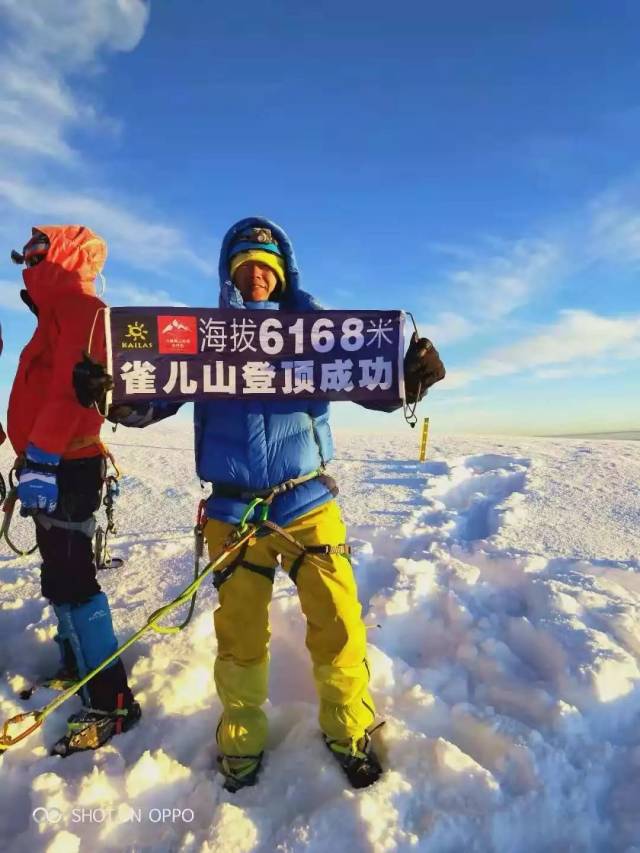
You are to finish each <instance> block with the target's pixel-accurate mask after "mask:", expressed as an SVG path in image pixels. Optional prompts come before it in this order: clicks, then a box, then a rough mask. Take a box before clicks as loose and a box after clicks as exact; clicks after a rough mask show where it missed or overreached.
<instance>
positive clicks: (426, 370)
mask: <svg viewBox="0 0 640 853" xmlns="http://www.w3.org/2000/svg"><path fill="white" fill-rule="evenodd" d="M445 374H446V371H445V369H444V364H443V363H442V361H441V360H440V356H439V355H438V350H437V349H436V348H435V347H434V345H433V344H432V343H431V341H430V340H429V339H428V338H419V337H418V335H417V333H416V332H414V333H413V335H412V336H411V342H410V343H409V349H408V350H407V354H406V355H405V357H404V388H405V395H406V400H407V403H417V402H418V401H419V400H422V398H423V397H424V395H425V394H426V393H427V389H428V388H430V387H431V386H432V385H435V383H436V382H440V380H441V379H444V377H445Z"/></svg>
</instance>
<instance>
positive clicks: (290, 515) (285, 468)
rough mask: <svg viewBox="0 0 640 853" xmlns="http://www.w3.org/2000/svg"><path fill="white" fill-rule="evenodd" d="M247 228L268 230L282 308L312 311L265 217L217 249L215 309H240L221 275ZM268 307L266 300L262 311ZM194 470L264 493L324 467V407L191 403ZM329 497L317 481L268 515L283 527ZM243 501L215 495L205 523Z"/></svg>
mask: <svg viewBox="0 0 640 853" xmlns="http://www.w3.org/2000/svg"><path fill="white" fill-rule="evenodd" d="M252 226H264V227H266V228H270V229H271V231H272V233H273V234H274V236H275V237H276V239H277V241H278V244H279V246H280V248H281V251H282V254H283V255H284V259H285V264H286V269H287V286H286V288H285V292H284V295H283V299H282V301H281V303H280V307H281V308H282V310H283V311H317V310H319V308H320V305H318V303H317V302H316V301H315V299H314V298H313V297H312V296H310V295H309V294H308V293H305V291H303V290H301V289H300V284H299V279H300V275H299V272H298V268H297V265H296V260H295V256H294V253H293V248H292V246H291V243H290V241H289V238H288V237H287V235H286V234H285V232H284V231H283V230H282V229H281V228H279V227H278V226H277V225H275V224H274V223H273V222H269V221H268V220H267V219H259V218H255V217H250V218H248V219H243V220H241V221H240V222H236V224H235V225H233V226H232V227H231V228H230V229H229V231H227V234H226V235H225V237H224V240H223V241H222V248H221V250H220V264H219V275H220V299H219V303H218V305H219V307H220V308H235V309H244V308H245V306H244V303H243V301H242V297H241V296H240V292H239V291H238V289H237V288H236V287H235V285H234V284H233V283H232V281H231V277H230V275H229V261H228V251H229V245H230V244H231V242H232V241H233V238H234V237H235V235H236V234H237V233H238V232H239V231H244V230H246V229H247V228H250V227H252ZM273 307H275V306H274V305H273V304H272V303H271V304H270V305H269V308H273ZM194 423H195V454H196V471H197V473H198V476H199V477H200V479H202V480H205V481H207V482H210V483H214V484H215V483H221V484H222V483H224V484H229V485H233V486H236V487H241V488H246V489H247V490H248V491H251V490H254V489H267V488H270V487H271V486H277V485H279V484H280V483H284V482H285V481H286V480H290V479H293V478H295V477H300V476H302V475H304V474H308V473H309V472H311V471H314V470H316V469H317V468H319V467H320V466H321V465H326V464H327V463H328V462H329V461H330V460H331V459H332V457H333V440H332V438H331V429H330V428H329V404H328V403H326V402H323V401H319V400H210V401H204V402H199V403H195V411H194ZM331 497H332V494H331V492H330V490H329V488H328V487H327V485H326V483H325V482H324V481H322V480H319V479H316V480H310V481H309V482H307V483H301V484H300V485H299V486H296V488H295V489H293V490H292V491H290V492H286V493H285V494H283V495H279V496H278V497H276V498H275V499H274V501H273V504H272V506H271V511H270V517H271V518H272V519H273V521H275V522H276V523H277V524H281V525H285V524H289V523H290V522H291V521H292V520H293V519H294V518H297V517H298V516H300V515H303V514H304V513H306V512H309V510H312V509H314V508H315V507H317V506H320V504H323V503H325V502H326V501H328V500H331ZM245 508H246V504H245V503H243V502H241V501H237V500H233V499H231V498H223V497H216V496H215V490H214V494H213V495H212V497H211V498H209V500H208V502H207V515H208V516H209V518H218V519H220V520H221V521H229V522H232V523H236V522H237V521H239V519H240V516H241V514H242V512H243V510H244V509H245Z"/></svg>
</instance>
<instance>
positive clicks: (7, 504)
mask: <svg viewBox="0 0 640 853" xmlns="http://www.w3.org/2000/svg"><path fill="white" fill-rule="evenodd" d="M12 470H13V469H12ZM17 500H18V490H17V487H16V486H11V488H10V489H9V493H8V495H7V497H6V499H5V501H4V504H3V505H2V511H3V512H4V520H3V522H2V526H1V527H0V540H2V539H4V541H5V542H6V543H7V545H8V546H9V548H11V550H12V551H13V553H14V554H16V555H17V556H18V557H28V556H29V555H30V554H33V553H34V551H35V550H36V549H37V547H38V546H37V544H36V545H34V546H33V548H30V549H27V550H23V549H22V548H19V547H18V546H17V545H16V544H15V543H14V542H13V540H12V539H11V538H10V537H9V528H10V527H11V522H12V520H13V513H14V511H15V508H16V502H17Z"/></svg>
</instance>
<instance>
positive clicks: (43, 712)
mask: <svg viewBox="0 0 640 853" xmlns="http://www.w3.org/2000/svg"><path fill="white" fill-rule="evenodd" d="M205 504H206V502H205V501H204V500H203V501H200V505H199V508H198V518H197V521H196V526H195V528H194V535H195V538H196V551H195V572H194V578H193V581H192V582H191V583H190V584H189V586H187V587H185V588H184V589H183V590H182V592H180V593H179V594H178V595H177V596H176V597H175V598H174V599H173V601H170V602H169V603H168V604H165V605H163V606H162V607H159V608H158V609H157V610H154V612H153V613H152V614H151V615H150V616H149V617H148V619H147V621H146V622H145V624H144V625H143V626H142V628H140V629H139V630H138V631H136V632H135V634H132V635H131V636H130V637H129V639H128V640H126V641H125V642H124V643H122V645H121V646H120V647H119V648H117V649H116V650H115V652H114V653H113V654H112V655H109V657H108V658H106V659H105V660H103V661H102V663H99V664H98V666H96V667H95V668H94V669H92V670H91V672H89V673H87V675H85V676H84V677H83V678H81V679H80V680H78V681H76V682H75V683H73V684H72V685H71V686H70V687H68V688H67V689H66V690H65V691H64V692H63V693H61V694H60V695H59V696H57V697H56V698H55V699H54V700H53V701H52V702H50V703H49V704H48V705H45V706H44V708H41V709H40V710H39V711H27V712H25V713H22V714H17V715H16V716H14V717H11V718H10V719H8V720H7V721H6V722H5V723H4V725H3V727H2V732H1V733H0V755H2V752H3V751H4V750H6V749H9V747H11V746H13V745H14V744H16V743H19V742H20V741H21V740H24V739H25V738H26V737H28V736H29V735H30V734H31V733H32V732H34V731H36V729H38V728H39V727H40V726H41V725H42V723H43V722H44V720H45V719H46V718H47V717H48V716H49V715H50V714H52V713H53V712H54V711H55V710H57V709H58V708H59V707H60V706H61V705H62V704H64V702H66V701H67V699H70V698H71V697H72V696H75V694H76V693H77V692H78V690H80V688H81V687H84V685H85V684H87V682H89V681H91V679H92V678H93V677H94V676H95V675H97V674H98V673H99V672H102V670H103V669H105V668H106V667H108V666H109V664H111V663H113V661H115V660H116V658H118V657H119V656H120V655H121V654H122V652H124V651H125V650H126V649H128V648H129V647H130V646H132V645H133V644H134V643H136V642H137V641H138V640H139V639H140V638H141V637H142V636H143V634H145V633H146V632H147V631H155V632H156V633H157V634H177V633H178V632H179V631H182V630H184V628H185V627H186V626H187V625H188V624H189V622H190V621H191V617H192V615H193V611H194V608H195V602H196V595H197V592H198V589H199V588H200V585H201V584H202V582H203V581H204V579H205V578H206V577H208V576H209V575H210V574H211V573H212V572H214V571H215V570H216V568H218V566H220V565H221V563H223V562H224V561H225V560H226V559H227V558H228V557H229V556H230V555H231V554H233V553H234V551H237V550H238V549H239V548H242V547H243V546H244V545H245V544H248V543H249V540H250V539H252V538H253V537H254V536H256V535H258V534H259V533H260V532H261V531H262V530H263V529H266V530H267V535H269V534H271V533H276V534H278V535H281V536H284V537H285V539H287V540H288V541H290V542H293V543H295V544H296V545H297V546H298V547H299V548H300V550H301V551H302V552H305V551H306V548H305V546H303V545H302V544H301V543H299V542H297V540H296V539H294V538H293V537H292V536H291V534H289V533H287V532H286V531H285V530H283V529H282V527H280V526H279V525H278V524H275V523H274V522H273V521H269V520H268V519H267V516H268V514H269V507H270V504H271V499H270V498H269V497H266V498H255V499H254V500H252V501H251V502H250V503H249V504H248V506H247V507H246V509H245V511H244V513H243V514H242V517H241V518H240V521H239V522H238V524H237V525H236V527H235V528H234V529H233V530H232V531H231V533H230V534H229V537H228V539H227V541H226V542H225V544H224V546H223V548H222V550H221V552H220V553H219V554H218V556H217V557H215V559H213V560H210V561H209V562H208V563H207V565H206V566H205V567H204V569H203V570H202V571H201V572H199V571H198V570H199V564H200V558H201V556H202V553H203V549H204V526H205V514H204V508H205ZM259 505H262V509H261V511H260V515H259V518H258V522H257V523H255V522H249V517H250V516H251V515H252V514H253V512H254V510H255V509H256V508H257V507H258V506H259ZM187 602H189V611H188V613H187V617H186V619H185V620H184V621H183V622H182V623H180V624H179V625H160V624H158V623H159V622H160V620H161V619H164V618H165V617H166V616H167V615H168V614H169V613H171V611H172V610H175V609H176V608H177V607H180V605H182V604H186V603H187ZM31 718H32V719H33V723H32V724H31V725H30V726H29V727H28V728H26V729H24V730H23V731H21V732H18V734H16V735H12V734H10V729H11V727H13V726H17V725H19V724H20V723H23V722H25V721H26V720H29V719H31Z"/></svg>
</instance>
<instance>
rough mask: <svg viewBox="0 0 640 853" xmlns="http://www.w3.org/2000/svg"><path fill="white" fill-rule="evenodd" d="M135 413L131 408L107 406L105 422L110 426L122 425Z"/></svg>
mask: <svg viewBox="0 0 640 853" xmlns="http://www.w3.org/2000/svg"><path fill="white" fill-rule="evenodd" d="M134 412H135V409H134V407H133V406H122V405H120V406H109V412H108V414H107V420H108V421H111V423H112V424H121V423H124V422H125V421H126V420H127V419H128V418H130V417H131V415H132V414H133V413H134Z"/></svg>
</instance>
